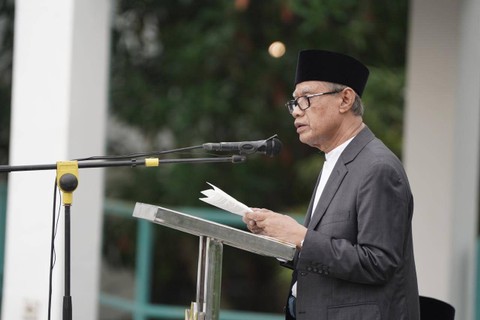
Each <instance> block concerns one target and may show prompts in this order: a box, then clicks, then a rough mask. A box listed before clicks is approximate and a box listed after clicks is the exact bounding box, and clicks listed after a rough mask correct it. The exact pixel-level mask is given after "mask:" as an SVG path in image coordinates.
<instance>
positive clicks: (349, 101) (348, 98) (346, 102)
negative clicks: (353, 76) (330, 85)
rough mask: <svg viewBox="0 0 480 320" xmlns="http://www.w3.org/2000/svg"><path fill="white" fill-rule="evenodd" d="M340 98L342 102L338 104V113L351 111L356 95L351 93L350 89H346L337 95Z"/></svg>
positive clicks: (353, 92)
mask: <svg viewBox="0 0 480 320" xmlns="http://www.w3.org/2000/svg"><path fill="white" fill-rule="evenodd" d="M338 94H339V95H340V97H341V98H342V102H341V104H340V108H339V110H340V113H345V112H348V111H349V110H351V109H352V106H353V103H354V102H355V97H356V96H357V94H356V93H355V91H353V89H352V88H350V87H346V88H345V89H343V90H342V91H340V92H339V93H338Z"/></svg>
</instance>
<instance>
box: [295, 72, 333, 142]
mask: <svg viewBox="0 0 480 320" xmlns="http://www.w3.org/2000/svg"><path fill="white" fill-rule="evenodd" d="M330 91H332V90H331V88H330V86H329V85H328V84H327V83H325V82H320V81H305V82H301V83H299V84H297V86H296V87H295V91H294V92H293V96H294V98H298V97H301V96H306V95H312V94H317V93H321V92H330ZM304 100H305V99H304ZM309 100H310V107H309V108H308V109H306V110H301V109H300V108H299V107H295V109H294V111H293V112H292V116H293V117H294V118H295V127H296V128H297V133H298V136H299V139H300V141H301V142H302V143H305V144H308V145H310V146H312V147H315V148H319V149H320V150H322V151H325V148H328V147H329V143H330V142H332V141H333V139H334V138H335V136H336V135H337V134H338V129H339V127H340V124H341V120H342V118H341V114H340V112H339V106H340V104H341V102H342V99H341V94H338V93H337V94H329V95H321V96H316V97H312V98H310V99H309Z"/></svg>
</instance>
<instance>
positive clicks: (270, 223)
mask: <svg viewBox="0 0 480 320" xmlns="http://www.w3.org/2000/svg"><path fill="white" fill-rule="evenodd" d="M252 210H253V212H247V213H245V215H244V217H243V222H245V223H246V224H247V228H248V229H249V230H250V231H251V232H253V233H255V234H261V235H265V236H269V237H272V238H275V239H278V240H282V241H285V242H289V243H293V244H295V245H296V246H297V247H300V246H301V242H302V241H303V239H305V235H306V233H307V228H305V227H304V226H302V225H301V224H299V223H298V222H297V221H296V220H295V219H293V218H292V217H290V216H287V215H284V214H280V213H276V212H273V211H271V210H267V209H258V208H252Z"/></svg>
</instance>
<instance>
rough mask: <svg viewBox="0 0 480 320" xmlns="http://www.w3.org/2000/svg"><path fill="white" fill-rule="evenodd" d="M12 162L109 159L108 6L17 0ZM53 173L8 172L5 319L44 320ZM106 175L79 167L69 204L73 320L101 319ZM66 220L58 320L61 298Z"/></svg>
mask: <svg viewBox="0 0 480 320" xmlns="http://www.w3.org/2000/svg"><path fill="white" fill-rule="evenodd" d="M15 14H16V16H15V44H14V66H13V92H12V119H11V140H10V161H9V162H10V163H9V164H10V165H21V164H54V163H56V162H57V161H63V160H69V159H72V158H79V157H84V156H91V155H101V154H104V141H105V123H106V114H107V107H106V105H107V81H108V57H109V40H108V39H109V17H110V0H42V1H38V0H17V1H16V4H15ZM55 175H56V172H55V170H49V171H32V172H14V173H11V174H10V175H9V186H8V205H7V232H6V254H5V279H4V288H3V302H2V319H46V317H47V306H48V305H47V302H48V276H49V259H50V237H51V229H52V203H53V186H54V180H55ZM102 202H103V170H102V169H80V170H79V186H78V188H77V190H76V191H75V192H74V195H73V206H72V229H71V232H72V246H71V254H72V259H71V261H72V269H71V272H72V277H71V296H72V301H73V318H74V319H96V318H97V309H98V287H99V285H98V282H99V281H98V280H99V265H100V244H101V236H100V235H101V222H102V212H103V211H102V206H103V203H102ZM63 237H64V215H63V210H62V212H61V214H60V221H59V224H58V233H57V237H56V242H55V246H56V266H55V269H54V279H53V281H54V282H53V283H54V286H53V300H52V319H61V310H62V298H63V295H64V282H63V279H64V268H63V265H64V245H63V240H64V238H63Z"/></svg>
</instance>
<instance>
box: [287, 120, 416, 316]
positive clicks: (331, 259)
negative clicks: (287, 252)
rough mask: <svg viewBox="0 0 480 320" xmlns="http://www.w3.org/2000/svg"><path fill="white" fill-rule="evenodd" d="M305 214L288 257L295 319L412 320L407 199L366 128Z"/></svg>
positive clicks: (396, 167)
mask: <svg viewBox="0 0 480 320" xmlns="http://www.w3.org/2000/svg"><path fill="white" fill-rule="evenodd" d="M314 194H315V192H314ZM312 202H313V201H312ZM311 210H312V203H310V207H309V210H308V212H307V218H306V221H305V225H306V226H308V231H307V235H306V237H305V240H304V243H303V247H302V249H301V251H300V252H298V254H297V256H296V258H295V259H294V275H293V281H292V283H293V282H294V281H297V301H296V311H297V319H301V320H306V319H308V320H313V319H322V320H347V319H348V320H380V319H381V320H418V319H419V318H420V316H419V297H418V287H417V277H416V271H415V262H414V257H413V244H412V228H411V223H412V214H413V197H412V194H411V191H410V186H409V183H408V179H407V176H406V174H405V171H404V169H403V166H402V164H401V162H400V161H399V160H398V158H397V157H396V156H395V155H394V154H393V153H392V152H391V151H390V150H389V149H388V148H387V147H386V146H385V145H384V144H383V143H382V142H381V141H380V140H378V139H377V138H375V136H374V135H373V133H372V132H371V131H370V129H368V128H367V127H365V128H364V129H363V130H362V131H361V132H360V133H359V134H358V135H357V136H356V137H355V138H354V139H353V140H352V142H350V144H349V145H348V146H347V148H346V149H345V150H344V151H343V153H342V154H341V156H340V158H339V159H338V161H337V163H336V165H335V167H334V169H333V171H332V174H331V175H330V178H329V180H328V182H327V184H326V186H325V189H324V191H323V193H322V196H321V198H320V200H319V203H318V205H317V208H316V210H315V212H314V214H313V217H312V219H311V221H310V218H309V217H310V214H311ZM287 314H288V312H287ZM287 319H289V316H288V315H287Z"/></svg>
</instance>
